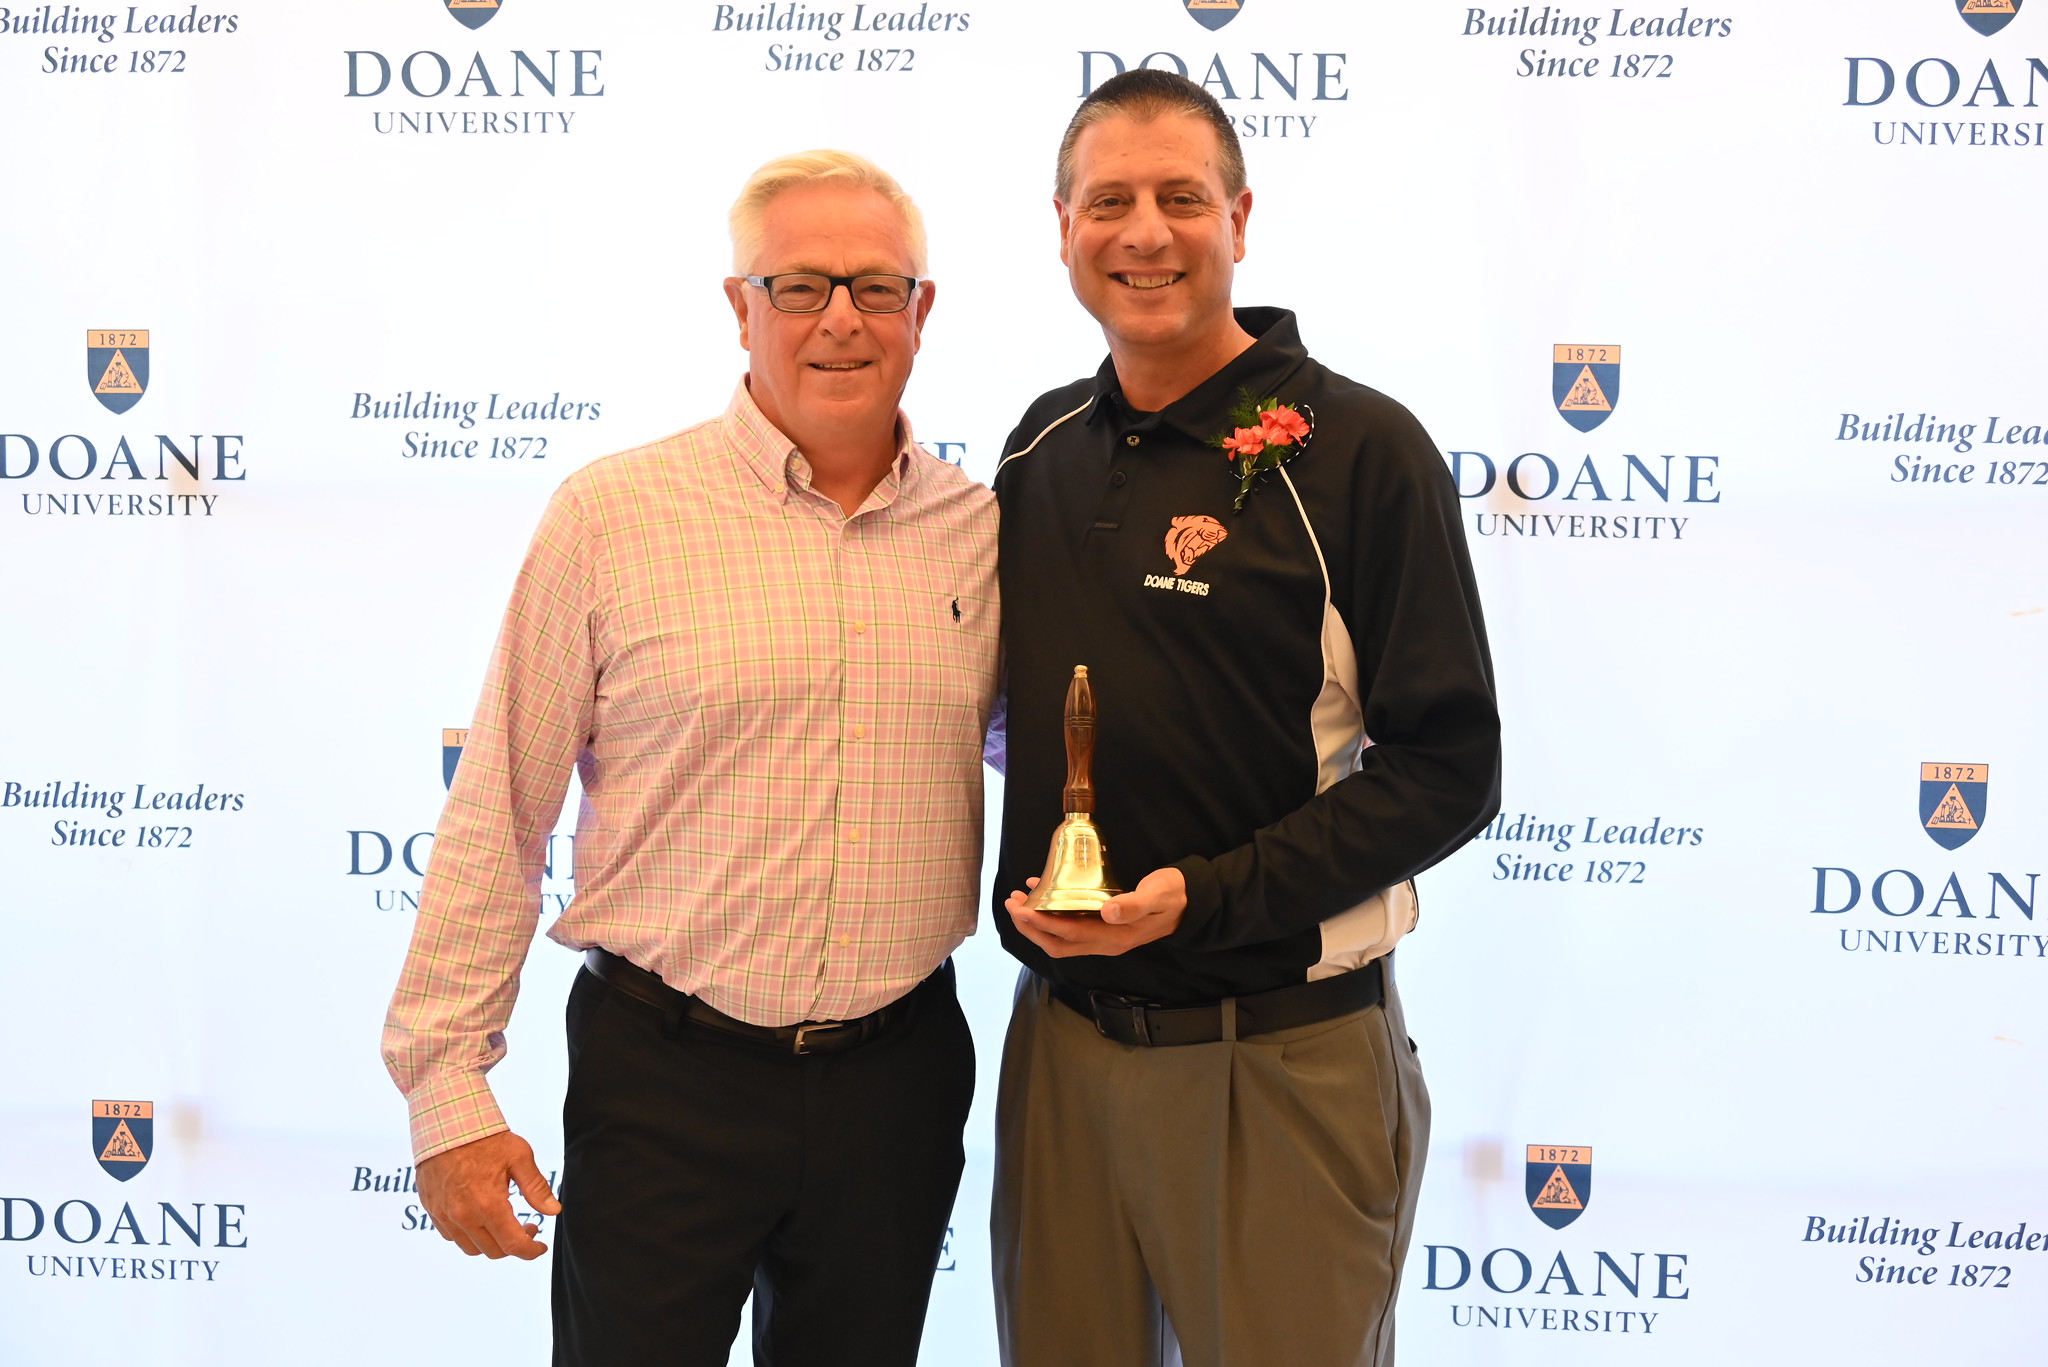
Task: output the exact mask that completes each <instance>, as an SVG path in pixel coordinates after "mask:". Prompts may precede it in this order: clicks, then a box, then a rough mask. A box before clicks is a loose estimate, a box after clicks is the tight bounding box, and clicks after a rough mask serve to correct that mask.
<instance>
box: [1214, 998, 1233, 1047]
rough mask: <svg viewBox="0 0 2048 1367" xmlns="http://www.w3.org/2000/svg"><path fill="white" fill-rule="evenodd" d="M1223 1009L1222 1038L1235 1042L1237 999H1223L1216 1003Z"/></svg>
mask: <svg viewBox="0 0 2048 1367" xmlns="http://www.w3.org/2000/svg"><path fill="white" fill-rule="evenodd" d="M1218 1005H1219V1006H1221V1007H1222V1008H1223V1038H1224V1039H1225V1040H1228V1041H1229V1042H1231V1043H1233V1044H1235V1043H1236V1042H1237V998H1235V997H1225V998H1224V999H1223V1000H1222V1001H1221V1002H1219V1003H1218Z"/></svg>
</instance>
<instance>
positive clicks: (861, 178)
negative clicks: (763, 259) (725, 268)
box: [729, 148, 925, 276]
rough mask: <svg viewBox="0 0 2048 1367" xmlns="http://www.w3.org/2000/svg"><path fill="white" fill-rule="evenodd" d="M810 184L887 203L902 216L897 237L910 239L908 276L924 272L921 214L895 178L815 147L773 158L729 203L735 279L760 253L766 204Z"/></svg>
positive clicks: (847, 154) (862, 161)
mask: <svg viewBox="0 0 2048 1367" xmlns="http://www.w3.org/2000/svg"><path fill="white" fill-rule="evenodd" d="M811 185H824V186H831V187H834V188H838V189H848V190H873V191H874V192H875V193H876V194H878V195H880V196H882V198H884V199H886V200H888V201H889V203H890V205H891V206H893V207H894V208H895V210H896V212H897V214H899V215H900V216H901V217H902V219H903V233H904V236H905V237H906V238H908V239H909V241H910V270H911V274H913V275H917V276H922V275H923V274H924V268H925V254H924V215H923V214H920V213H919V212H918V211H917V205H916V204H914V203H913V202H912V201H911V198H910V196H909V195H907V194H905V193H904V192H903V187H902V186H901V185H898V184H897V183H896V178H895V177H894V176H892V175H890V174H889V173H888V172H887V171H884V170H883V169H882V168H881V167H879V166H877V165H875V164H874V163H873V162H871V161H869V160H868V159H867V158H866V157H862V156H856V155H855V154H854V153H852V152H838V151H834V150H832V149H830V148H820V149H817V150H815V151H810V152H795V153H792V154H791V155H789V156H786V157H777V158H775V160H773V161H771V162H768V163H767V164H766V165H764V166H762V167H761V168H760V169H759V170H758V171H756V172H754V174H753V175H751V176H749V177H747V183H746V185H745V186H744V187H743V188H742V189H741V190H740V197H739V198H738V199H736V200H734V201H733V203H732V214H731V216H730V218H729V223H730V225H731V229H732V268H733V273H734V274H735V275H748V274H751V273H753V271H754V268H755V266H756V265H757V264H758V263H757V261H756V259H755V258H756V257H757V256H758V255H759V253H760V250H761V239H762V237H763V236H764V235H765V233H766V228H765V226H764V220H765V219H766V217H767V212H768V204H769V201H771V200H773V199H774V198H775V197H776V196H777V195H779V194H781V193H782V192H783V191H785V190H798V189H803V188H804V187H806V186H811Z"/></svg>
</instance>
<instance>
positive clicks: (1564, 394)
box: [1550, 343, 1621, 432]
mask: <svg viewBox="0 0 2048 1367" xmlns="http://www.w3.org/2000/svg"><path fill="white" fill-rule="evenodd" d="M1550 397H1551V401H1552V402H1553V403H1555V404H1556V405H1557V414H1558V416H1559V417H1561V418H1563V419H1564V420H1565V421H1566V422H1568V423H1570V424H1571V425H1572V426H1573V427H1576V428H1578V429H1579V430H1580V431H1581V432H1590V431H1592V430H1593V429H1594V428H1596V427H1598V426H1599V425H1600V424H1601V423H1603V422H1606V421H1607V419H1608V418H1609V417H1611V416H1612V415H1613V413H1614V407H1615V405H1616V404H1618V403H1620V402H1621V348H1620V347H1618V346H1575V345H1571V344H1567V343H1559V344H1558V345H1556V346H1553V347H1552V348H1551V349H1550Z"/></svg>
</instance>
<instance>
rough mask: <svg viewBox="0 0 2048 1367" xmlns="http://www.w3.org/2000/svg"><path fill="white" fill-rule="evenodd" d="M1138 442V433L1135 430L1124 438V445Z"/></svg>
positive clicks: (1133, 444)
mask: <svg viewBox="0 0 2048 1367" xmlns="http://www.w3.org/2000/svg"><path fill="white" fill-rule="evenodd" d="M1137 444H1138V434H1137V433H1135V432H1133V433H1132V434H1131V435H1130V436H1128V437H1125V438H1124V445H1126V446H1136V445H1137Z"/></svg>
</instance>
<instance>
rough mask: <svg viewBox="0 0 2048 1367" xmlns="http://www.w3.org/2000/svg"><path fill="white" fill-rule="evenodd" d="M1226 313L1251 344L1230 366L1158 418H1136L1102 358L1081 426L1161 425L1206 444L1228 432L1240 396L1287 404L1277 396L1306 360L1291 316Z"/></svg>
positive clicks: (1262, 311)
mask: <svg viewBox="0 0 2048 1367" xmlns="http://www.w3.org/2000/svg"><path fill="white" fill-rule="evenodd" d="M1232 312H1233V313H1234V314H1235V315H1236V318H1237V325H1238V326H1239V327H1241V328H1243V329H1244V330H1245V331H1246V332H1248V333H1250V334H1251V336H1252V339H1253V340H1252V344H1251V345H1250V346H1248V347H1246V348H1245V349H1244V350H1243V351H1242V352H1240V353H1239V354H1238V355H1237V356H1236V357H1234V358H1232V360H1231V362H1230V364H1228V365H1226V366H1224V367H1223V369H1221V370H1219V371H1217V372H1216V373H1215V374H1214V375H1211V376H1210V377H1209V378H1208V379H1206V380H1204V381H1202V382H1201V383H1200V384H1198V385H1196V386H1195V387H1194V388H1193V389H1191V390H1189V391H1188V392H1187V393H1186V394H1183V395H1181V397H1179V398H1178V399H1175V400H1174V401H1173V402H1172V403H1170V404H1168V405H1167V406H1166V407H1165V408H1162V409H1161V410H1159V412H1158V413H1156V414H1145V415H1140V414H1139V413H1138V412H1137V411H1136V410H1135V409H1133V408H1132V407H1131V406H1130V404H1129V403H1128V402H1127V401H1126V400H1125V399H1124V396H1123V386H1122V385H1120V384H1119V383H1118V382H1117V378H1116V362H1115V360H1114V359H1112V358H1109V357H1105V358H1104V359H1103V362H1102V368H1101V369H1099V370H1097V371H1096V372H1095V398H1094V399H1093V400H1092V401H1091V402H1090V405H1089V408H1088V413H1087V416H1086V417H1085V419H1084V421H1086V422H1089V423H1093V422H1095V421H1096V419H1097V418H1099V417H1104V416H1107V418H1108V419H1109V420H1110V421H1111V422H1121V423H1125V424H1128V425H1131V426H1136V427H1140V428H1143V427H1149V426H1154V425H1156V424H1157V423H1166V424H1168V425H1170V426H1172V427H1174V428H1176V429H1177V430H1179V431H1181V432H1183V433H1185V434H1186V435H1188V436H1189V437H1191V438H1193V439H1194V440H1196V441H1198V442H1207V441H1208V440H1209V439H1210V438H1212V437H1216V436H1219V435H1223V434H1226V433H1228V432H1229V431H1230V430H1231V428H1232V426H1233V424H1232V423H1231V420H1230V410H1231V409H1233V408H1235V407H1236V406H1237V403H1238V400H1239V398H1240V397H1241V391H1243V390H1250V391H1251V392H1252V395H1253V396H1254V397H1255V398H1260V399H1265V398H1271V397H1274V396H1278V397H1279V398H1280V399H1281V401H1282V402H1285V401H1287V400H1288V398H1289V395H1287V394H1285V393H1282V392H1281V389H1282V386H1283V385H1285V384H1286V382H1287V380H1288V379H1289V378H1290V377H1292V376H1293V374H1294V372H1295V371H1296V370H1298V369H1300V368H1301V366H1302V364H1303V363H1304V362H1306V361H1307V360H1308V351H1307V349H1306V348H1304V347H1303V346H1302V344H1301V332H1300V330H1299V328H1297V327H1296V325H1295V321H1294V313H1293V311H1292V310H1289V309H1275V308H1242V309H1233V310H1232Z"/></svg>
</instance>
